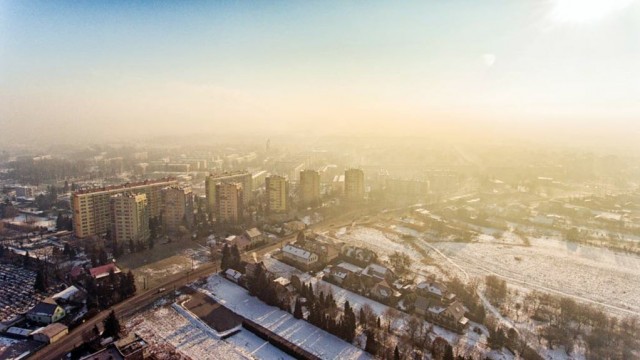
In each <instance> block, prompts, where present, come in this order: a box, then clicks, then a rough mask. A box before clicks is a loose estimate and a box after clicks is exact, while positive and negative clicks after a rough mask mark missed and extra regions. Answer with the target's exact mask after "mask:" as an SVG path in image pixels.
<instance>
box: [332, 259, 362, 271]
mask: <svg viewBox="0 0 640 360" xmlns="http://www.w3.org/2000/svg"><path fill="white" fill-rule="evenodd" d="M336 267H339V268H342V269H344V270H347V271H350V272H352V273H359V272H361V271H362V268H361V267H359V266H356V265H353V264H350V263H348V262H341V263H340V264H338V266H336Z"/></svg>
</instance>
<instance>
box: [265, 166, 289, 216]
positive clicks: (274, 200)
mask: <svg viewBox="0 0 640 360" xmlns="http://www.w3.org/2000/svg"><path fill="white" fill-rule="evenodd" d="M266 187H267V211H268V212H269V213H283V212H287V211H288V210H289V181H288V180H287V178H285V177H283V176H279V175H271V176H269V177H267V178H266Z"/></svg>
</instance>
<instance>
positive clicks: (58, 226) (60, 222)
mask: <svg viewBox="0 0 640 360" xmlns="http://www.w3.org/2000/svg"><path fill="white" fill-rule="evenodd" d="M64 227H65V221H64V217H63V216H62V211H58V217H57V218H56V230H58V231H61V230H63V229H64Z"/></svg>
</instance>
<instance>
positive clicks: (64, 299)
mask: <svg viewBox="0 0 640 360" xmlns="http://www.w3.org/2000/svg"><path fill="white" fill-rule="evenodd" d="M51 298H52V299H53V300H54V301H55V302H56V303H58V304H60V305H80V304H82V303H83V301H84V300H86V298H87V294H86V293H85V292H84V291H82V290H80V289H78V288H77V287H75V285H72V286H69V287H68V288H66V289H64V290H62V291H60V292H59V293H57V294H55V295H53V296H52V297H51Z"/></svg>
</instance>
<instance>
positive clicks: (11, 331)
mask: <svg viewBox="0 0 640 360" xmlns="http://www.w3.org/2000/svg"><path fill="white" fill-rule="evenodd" d="M7 334H12V335H18V336H29V335H30V334H31V330H29V329H23V328H19V327H16V326H13V327H10V328H9V330H7Z"/></svg>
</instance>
